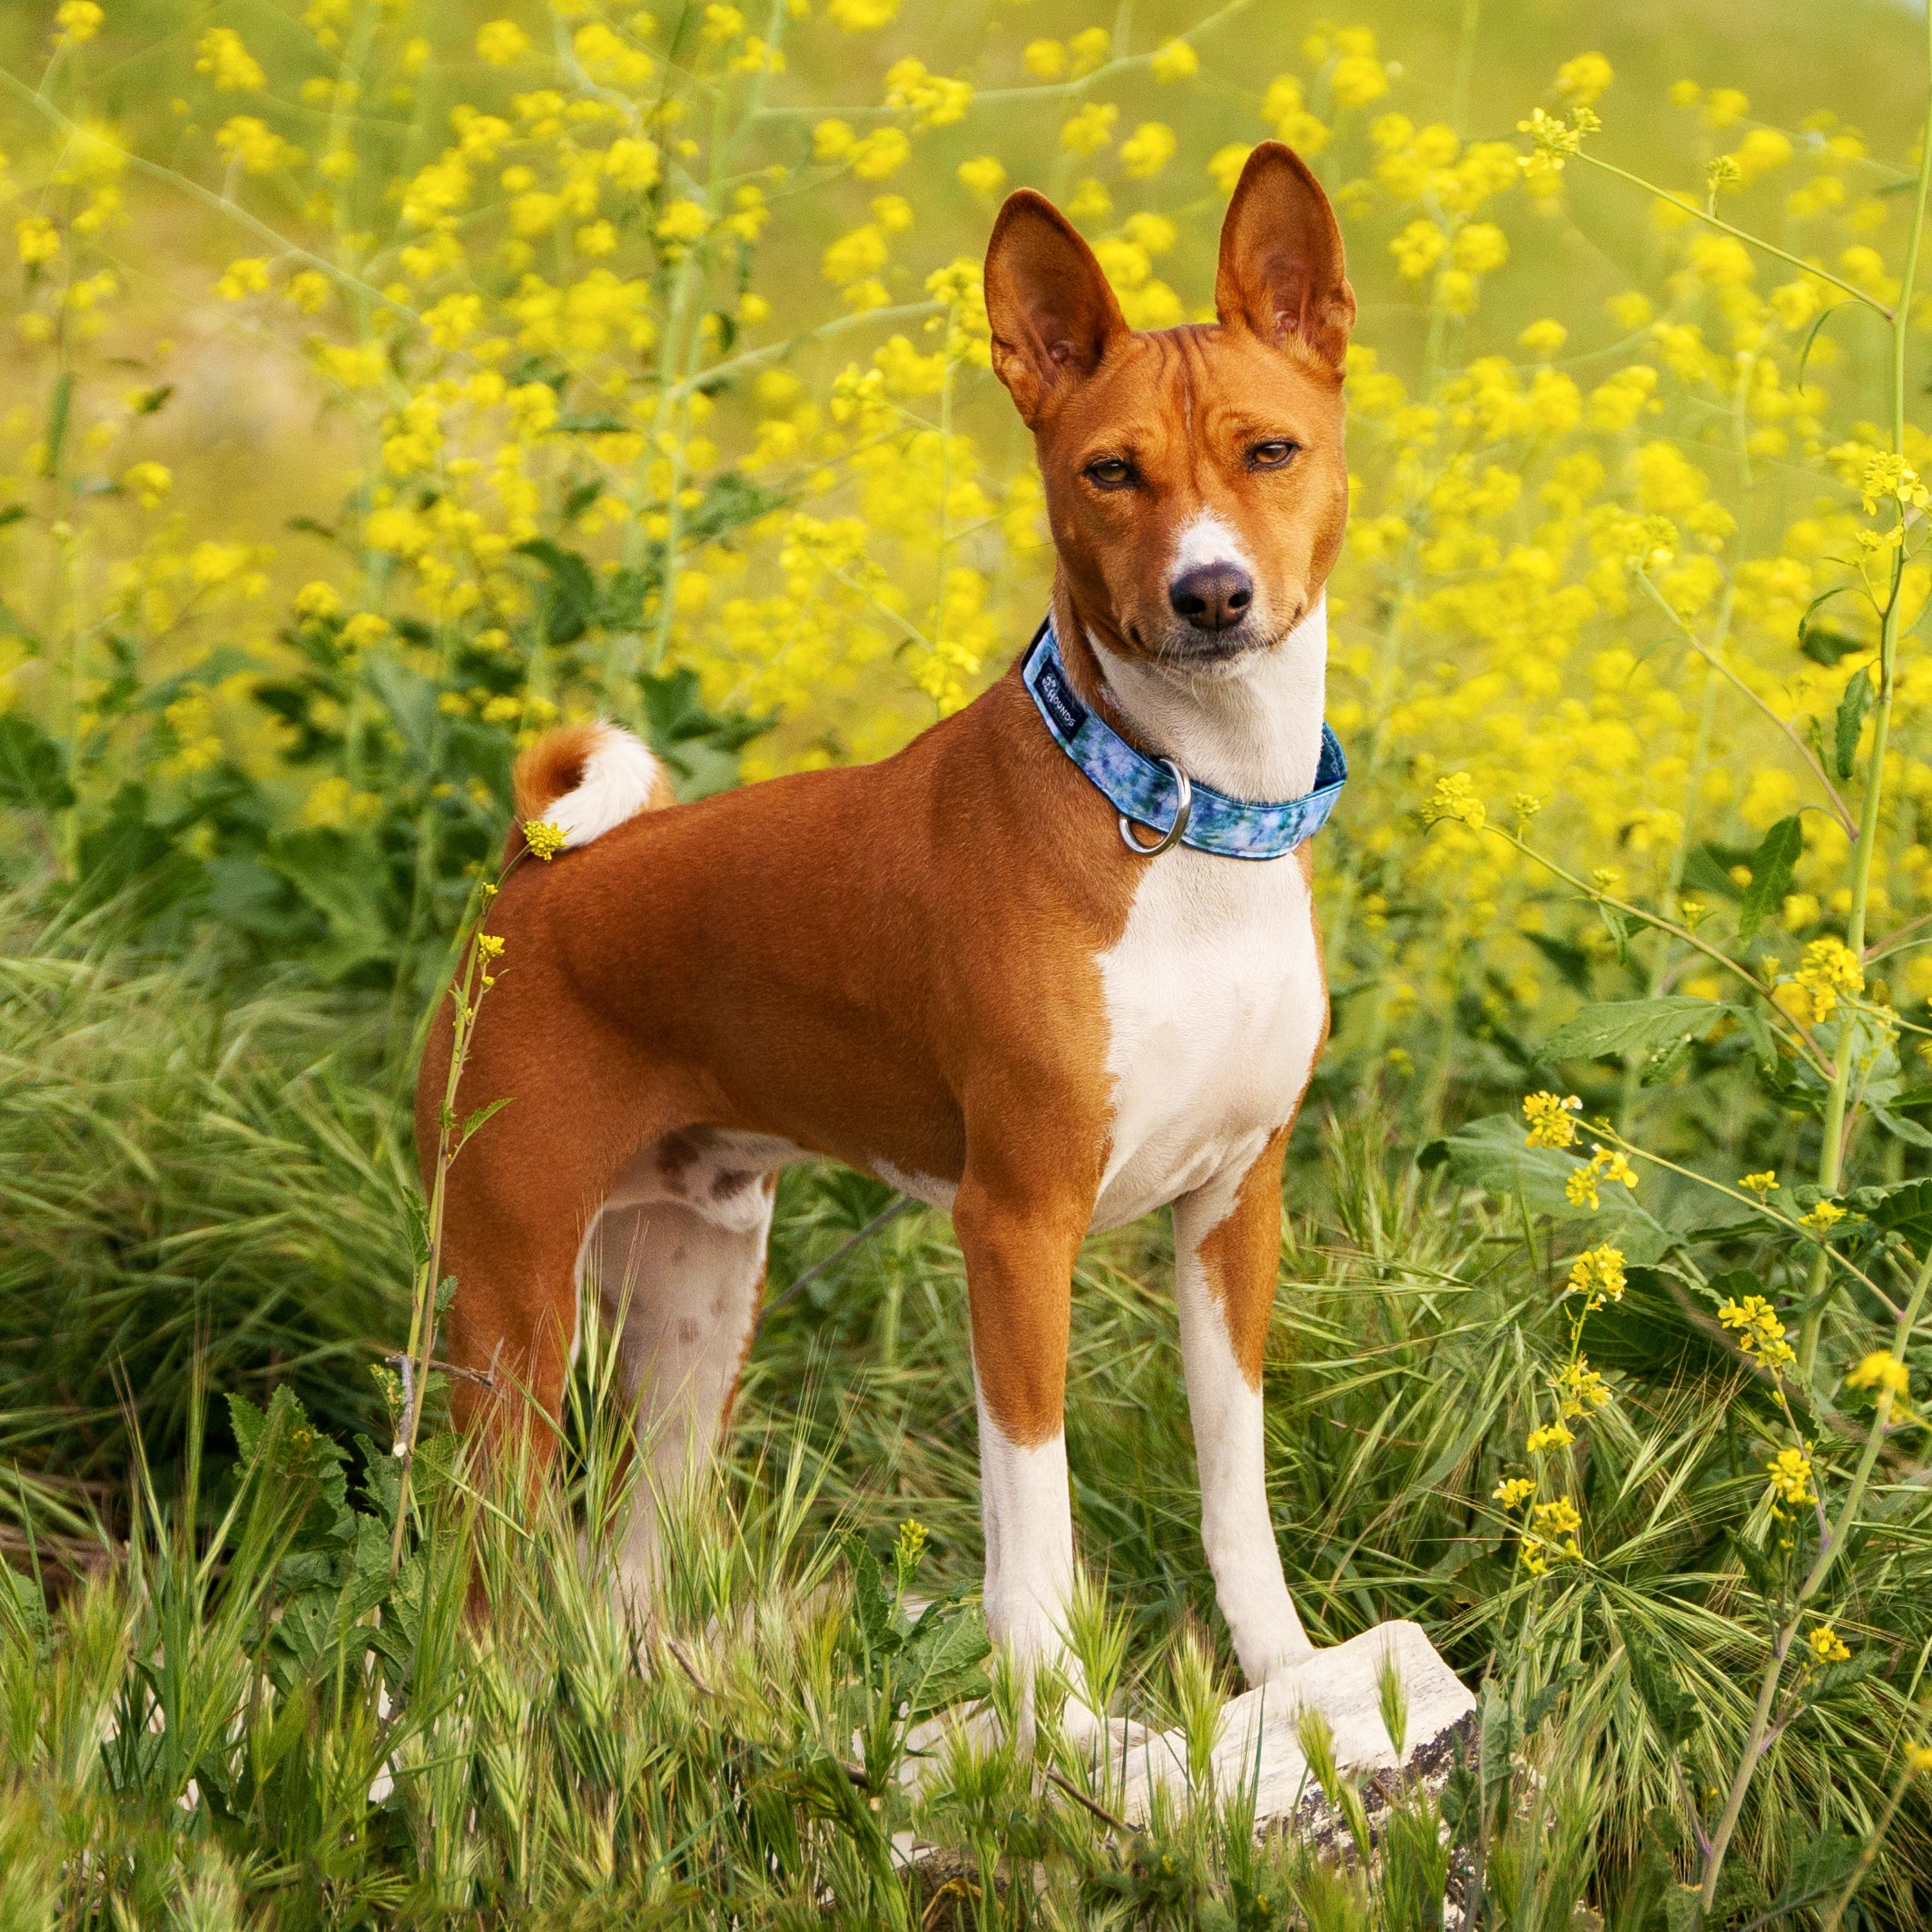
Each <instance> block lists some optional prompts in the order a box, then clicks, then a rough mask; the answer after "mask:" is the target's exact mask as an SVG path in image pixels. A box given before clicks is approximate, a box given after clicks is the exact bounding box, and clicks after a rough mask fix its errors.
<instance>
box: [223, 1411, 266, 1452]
mask: <svg viewBox="0 0 1932 1932" xmlns="http://www.w3.org/2000/svg"><path fill="white" fill-rule="evenodd" d="M228 1425H229V1427H230V1428H231V1429H232V1430H233V1431H234V1433H235V1447H236V1448H237V1449H239V1450H240V1451H241V1452H242V1462H243V1464H249V1463H252V1462H253V1461H254V1460H255V1452H256V1450H258V1449H259V1448H261V1438H262V1435H263V1433H264V1432H265V1431H266V1430H267V1428H268V1425H269V1419H268V1417H267V1416H266V1415H263V1414H262V1413H261V1410H260V1409H258V1408H257V1407H256V1406H255V1405H254V1404H253V1403H252V1402H250V1401H249V1400H248V1399H247V1398H246V1397H245V1396H242V1395H231V1396H230V1397H229V1398H228Z"/></svg>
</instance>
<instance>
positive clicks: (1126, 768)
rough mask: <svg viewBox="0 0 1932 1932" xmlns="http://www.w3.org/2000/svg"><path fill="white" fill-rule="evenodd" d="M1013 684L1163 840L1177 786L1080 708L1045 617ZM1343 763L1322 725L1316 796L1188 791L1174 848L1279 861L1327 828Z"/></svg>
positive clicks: (1126, 811)
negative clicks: (1273, 799) (1254, 798)
mask: <svg viewBox="0 0 1932 1932" xmlns="http://www.w3.org/2000/svg"><path fill="white" fill-rule="evenodd" d="M1020 677H1021V679H1022V680H1023V682H1024V683H1025V685H1026V687H1027V690H1028V692H1029V693H1030V695H1031V696H1032V699H1033V702H1034V704H1036V705H1038V706H1039V707H1040V716H1041V717H1043V718H1044V719H1045V720H1046V721H1047V729H1048V730H1049V731H1050V732H1051V733H1052V734H1053V736H1054V740H1055V742H1056V743H1057V744H1059V745H1060V749H1061V750H1062V751H1063V752H1065V753H1066V754H1067V755H1068V757H1069V758H1070V759H1072V760H1073V762H1074V764H1077V765H1079V768H1080V770H1081V771H1083V772H1084V773H1086V774H1087V776H1088V777H1089V778H1090V779H1091V780H1092V781H1093V783H1094V784H1095V785H1097V786H1098V787H1099V790H1100V791H1101V793H1104V794H1105V796H1106V798H1107V800H1108V802H1109V803H1110V804H1111V805H1112V806H1113V807H1114V809H1115V810H1116V811H1117V812H1119V813H1121V814H1122V815H1123V816H1124V817H1126V818H1129V819H1132V820H1134V821H1135V822H1137V823H1139V824H1142V825H1145V826H1146V827H1147V828H1148V831H1150V832H1155V833H1162V832H1165V831H1167V829H1168V827H1169V826H1171V825H1172V824H1173V823H1174V813H1175V810H1176V807H1177V805H1178V802H1179V787H1178V785H1177V784H1175V781H1174V775H1173V774H1172V773H1170V772H1169V771H1168V768H1167V766H1166V765H1164V764H1160V763H1158V761H1157V760H1155V759H1152V758H1149V757H1148V756H1147V755H1146V754H1145V753H1142V752H1138V751H1136V750H1135V749H1134V747H1133V746H1132V745H1131V744H1129V743H1128V742H1127V740H1126V739H1125V738H1123V737H1122V736H1121V735H1120V734H1119V732H1117V731H1115V730H1114V729H1113V727H1112V726H1111V725H1110V724H1108V722H1107V720H1106V719H1105V718H1103V717H1101V716H1100V715H1099V713H1098V712H1097V711H1095V710H1093V709H1092V707H1091V706H1090V705H1087V704H1085V703H1083V702H1082V700H1081V698H1080V696H1079V693H1078V692H1076V691H1075V690H1074V688H1073V681H1072V679H1071V678H1069V676H1068V675H1067V667H1066V665H1065V664H1064V663H1062V662H1061V659H1060V640H1059V639H1058V638H1056V637H1055V636H1054V635H1053V620H1052V618H1050V617H1049V618H1048V619H1047V621H1046V622H1045V623H1044V624H1042V625H1041V626H1040V635H1039V636H1036V637H1035V638H1034V639H1033V642H1032V644H1031V646H1030V647H1029V648H1028V651H1027V655H1026V663H1025V665H1024V666H1023V668H1022V669H1021V671H1020ZM1347 776H1348V761H1347V760H1346V758H1344V757H1343V755H1342V746H1341V742H1340V741H1339V740H1338V739H1337V738H1336V734H1334V732H1332V731H1331V730H1329V728H1328V726H1327V724H1326V722H1325V723H1324V724H1323V725H1322V755H1321V760H1320V763H1319V764H1317V765H1316V771H1315V789H1314V791H1312V792H1310V793H1307V794H1306V796H1304V797H1301V798H1289V799H1284V800H1283V801H1282V802H1281V803H1279V804H1253V803H1249V802H1248V801H1247V800H1246V799H1239V798H1228V797H1226V796H1224V795H1223V794H1222V793H1219V792H1213V791H1209V790H1208V788H1207V786H1206V785H1204V784H1195V786H1194V808H1193V811H1192V813H1191V814H1190V815H1189V817H1188V823H1187V828H1186V830H1185V831H1184V832H1183V833H1181V839H1180V843H1182V844H1183V845H1191V846H1193V848H1194V849H1195V851H1197V852H1211V853H1218V854H1220V856H1221V857H1223V858H1226V859H1279V858H1282V857H1284V856H1285V855H1286V854H1287V853H1291V852H1293V851H1294V850H1295V848H1296V846H1297V845H1299V844H1301V843H1304V842H1305V841H1306V840H1308V839H1312V838H1313V837H1314V836H1315V834H1316V833H1317V832H1319V831H1320V830H1321V829H1322V827H1323V826H1324V825H1326V823H1328V814H1329V813H1331V812H1332V811H1334V810H1335V802H1336V799H1337V798H1338V797H1339V796H1340V795H1341V791H1342V783H1343V781H1344V780H1345V779H1346V777H1347Z"/></svg>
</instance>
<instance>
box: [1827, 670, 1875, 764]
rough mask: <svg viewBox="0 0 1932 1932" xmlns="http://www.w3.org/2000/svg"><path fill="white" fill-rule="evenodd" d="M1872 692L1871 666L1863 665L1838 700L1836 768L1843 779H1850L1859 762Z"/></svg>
mask: <svg viewBox="0 0 1932 1932" xmlns="http://www.w3.org/2000/svg"><path fill="white" fill-rule="evenodd" d="M1873 695H1874V694H1873V692H1872V681H1871V666H1870V665H1861V666H1860V668H1859V670H1858V675H1857V676H1855V677H1854V678H1853V679H1852V680H1851V682H1850V683H1849V684H1848V685H1846V686H1845V695H1844V696H1843V697H1841V698H1840V699H1839V700H1838V739H1837V745H1836V750H1837V754H1838V756H1837V760H1836V764H1835V769H1836V770H1837V773H1838V776H1839V777H1840V778H1849V777H1850V776H1851V774H1852V771H1853V769H1854V767H1855V766H1856V765H1857V764H1858V734H1859V733H1860V732H1861V731H1863V730H1864V729H1865V715H1866V713H1867V712H1868V711H1869V710H1870V709H1871V707H1872V697H1873Z"/></svg>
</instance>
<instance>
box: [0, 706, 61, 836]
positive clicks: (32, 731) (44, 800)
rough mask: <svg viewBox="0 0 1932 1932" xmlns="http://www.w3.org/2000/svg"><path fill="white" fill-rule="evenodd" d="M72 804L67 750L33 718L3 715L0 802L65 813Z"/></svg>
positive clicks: (0, 720)
mask: <svg viewBox="0 0 1932 1932" xmlns="http://www.w3.org/2000/svg"><path fill="white" fill-rule="evenodd" d="M72 803H74V787H73V786H72V785H70V784H68V783H67V758H66V754H65V753H64V752H63V751H62V750H61V748H60V746H59V745H57V744H55V743H54V740H53V739H52V738H50V737H48V736H47V734H46V733H44V731H42V730H41V729H40V727H39V726H38V725H37V724H34V721H33V720H32V719H31V718H25V717H23V716H21V715H20V714H19V713H18V712H17V711H10V712H8V713H7V714H6V715H5V716H4V717H0V804H4V805H16V806H23V807H25V808H27V809H29V810H34V811H40V812H64V811H65V810H66V809H67V807H68V806H69V805H71V804H72Z"/></svg>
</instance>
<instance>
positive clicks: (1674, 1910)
mask: <svg viewBox="0 0 1932 1932" xmlns="http://www.w3.org/2000/svg"><path fill="white" fill-rule="evenodd" d="M1663 1922H1664V1932H1698V1927H1700V1926H1701V1925H1702V1924H1703V1922H1704V1907H1703V1902H1702V1898H1701V1895H1700V1893H1699V1891H1698V1888H1697V1887H1696V1886H1694V1885H1673V1886H1672V1887H1671V1889H1670V1890H1669V1891H1667V1892H1666V1893H1665V1894H1664V1895H1663Z"/></svg>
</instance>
